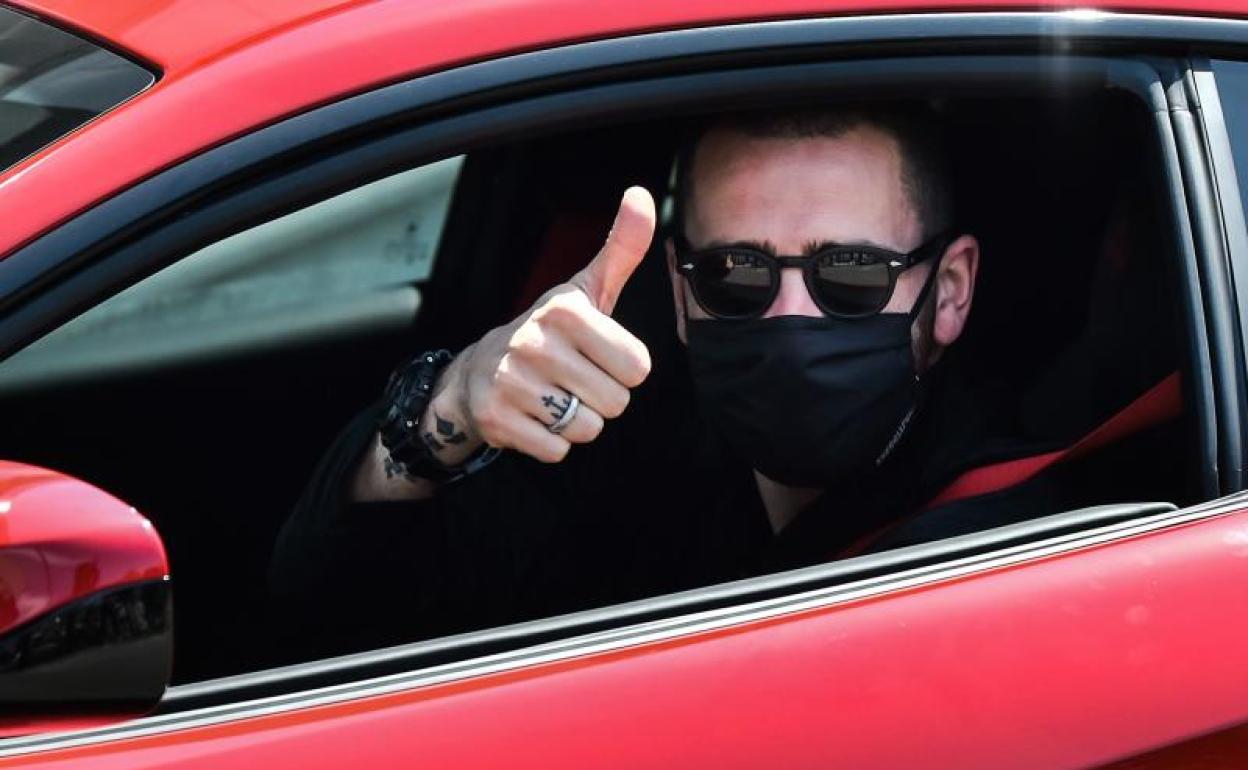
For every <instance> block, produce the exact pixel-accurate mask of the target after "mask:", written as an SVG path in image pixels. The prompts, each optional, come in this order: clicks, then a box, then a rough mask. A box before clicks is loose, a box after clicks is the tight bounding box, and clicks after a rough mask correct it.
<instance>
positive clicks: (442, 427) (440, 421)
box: [425, 412, 468, 451]
mask: <svg viewBox="0 0 1248 770" xmlns="http://www.w3.org/2000/svg"><path fill="white" fill-rule="evenodd" d="M433 421H434V424H435V427H436V428H437V431H438V435H439V436H441V437H442V440H443V441H445V442H446V443H448V444H462V443H464V442H465V441H467V440H468V436H467V435H466V434H465V433H464V432H463V431H462V430H461V431H456V430H455V423H453V422H451V421H450V420H447V419H445V418H443V417H442V416H441V415H439V414H438V413H437V412H434V413H433ZM425 435H426V436H429V434H427V433H426V434H425ZM426 443H428V439H426ZM435 443H436V442H435ZM441 448H442V447H440V446H439V447H438V449H441ZM435 451H436V450H435Z"/></svg>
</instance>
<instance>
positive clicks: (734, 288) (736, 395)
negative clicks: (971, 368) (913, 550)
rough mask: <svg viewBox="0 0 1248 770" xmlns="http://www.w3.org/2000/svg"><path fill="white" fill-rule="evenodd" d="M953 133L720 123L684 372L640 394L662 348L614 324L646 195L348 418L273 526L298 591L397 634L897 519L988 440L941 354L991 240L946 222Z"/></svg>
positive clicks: (511, 614)
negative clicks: (280, 525)
mask: <svg viewBox="0 0 1248 770" xmlns="http://www.w3.org/2000/svg"><path fill="white" fill-rule="evenodd" d="M938 135H939V132H938V131H937V130H936V125H935V123H934V121H933V120H932V119H931V116H930V115H929V114H927V113H926V112H924V111H923V110H920V109H901V108H876V107H842V108H832V109H826V110H804V111H793V112H785V113H779V114H748V115H737V116H728V117H725V118H721V119H718V120H716V121H714V122H712V123H710V124H709V125H707V126H704V127H703V128H702V130H700V131H699V132H698V134H697V136H696V138H695V139H694V140H692V141H690V142H689V144H688V146H687V147H686V149H685V150H684V151H683V152H682V157H681V158H680V162H679V164H678V175H677V179H678V181H677V189H676V195H675V198H676V200H675V203H676V212H675V216H674V217H673V228H672V231H671V232H670V233H667V234H665V237H664V239H663V247H664V251H665V252H666V259H667V266H668V272H669V275H670V278H671V285H672V288H673V295H672V297H673V303H674V307H675V323H676V328H677V334H678V335H679V338H680V340H681V341H682V342H683V343H684V344H685V345H686V347H687V353H688V356H687V372H686V371H685V370H684V369H683V368H682V364H684V363H685V362H673V363H671V366H672V368H673V369H679V371H677V372H675V373H674V375H673V376H669V377H668V378H667V379H666V380H665V386H664V388H663V390H662V392H661V393H659V394H657V396H654V397H651V398H648V399H646V400H645V403H635V404H630V393H631V392H632V391H633V390H634V389H637V388H638V386H641V385H642V383H643V382H644V381H645V380H646V379H647V377H648V375H650V373H651V371H650V370H651V359H650V354H649V351H648V349H647V346H646V345H645V344H643V343H642V341H641V340H639V339H638V338H637V337H635V336H634V335H633V334H632V333H631V332H630V331H629V330H628V329H627V328H624V326H622V325H621V324H620V323H618V322H617V321H615V320H614V319H613V318H612V317H611V313H612V310H613V308H614V306H615V303H616V300H617V298H618V296H619V294H620V292H621V291H622V290H623V288H624V287H625V286H626V284H627V283H628V281H629V279H630V276H631V275H632V274H633V272H634V270H635V269H636V268H637V266H638V265H639V263H640V262H641V261H642V259H643V257H644V256H645V255H646V254H647V252H648V251H650V248H651V245H652V239H653V238H654V233H655V223H656V215H655V206H654V203H653V201H652V199H651V197H650V195H649V193H647V192H646V191H645V190H643V189H641V188H631V189H629V190H628V191H627V192H626V193H625V194H624V197H623V200H622V202H621V204H620V207H619V211H618V213H617V215H616V218H615V222H614V225H613V226H612V228H611V231H610V233H609V234H608V236H607V238H606V242H605V244H604V245H603V246H602V249H601V250H600V251H599V252H598V254H597V255H595V256H593V257H592V259H589V260H588V262H587V264H586V266H585V267H584V269H582V270H581V271H580V272H578V273H577V274H576V275H574V276H572V277H571V279H570V280H569V281H568V282H567V283H564V284H560V285H558V286H554V287H552V288H551V289H550V290H549V291H548V292H546V294H545V295H543V296H542V297H541V298H540V299H538V301H537V302H536V303H535V304H534V305H533V306H532V307H531V308H530V309H529V310H527V311H526V312H524V313H523V314H521V315H520V316H519V317H518V318H516V319H515V320H513V321H512V322H511V323H509V324H506V325H504V326H501V327H498V328H496V329H494V330H493V331H491V332H489V333H488V334H486V335H485V336H484V337H482V338H481V339H480V340H478V341H477V342H476V343H475V344H473V345H471V346H469V347H468V348H466V349H465V350H463V351H461V352H460V353H459V354H458V355H457V356H454V358H453V359H451V357H450V356H449V354H445V353H441V352H438V351H429V352H427V353H424V354H422V355H421V356H418V357H417V359H416V360H415V361H414V362H413V363H412V364H411V365H409V366H407V367H405V368H403V369H401V370H400V371H399V372H396V374H395V376H394V377H392V380H391V383H390V386H389V388H388V389H387V393H386V397H385V398H383V399H382V400H381V401H380V402H379V403H378V404H377V405H376V406H375V407H374V408H372V409H370V410H368V411H367V412H365V413H364V414H362V415H361V416H360V417H359V418H358V419H357V420H356V421H355V423H353V424H352V425H351V426H349V427H348V429H347V430H346V431H345V432H344V433H343V435H342V436H341V437H340V438H339V440H338V442H337V443H336V445H335V446H334V447H333V448H332V449H331V450H330V452H329V453H328V454H327V456H326V457H325V459H324V460H323V461H322V463H321V466H320V468H319V469H318V471H317V473H316V475H315V478H314V479H313V481H312V483H311V485H310V486H309V488H308V490H307V491H306V492H305V495H304V497H303V499H302V500H301V501H300V503H299V505H298V507H297V509H296V511H295V513H294V515H293V516H292V517H291V519H290V520H289V521H288V522H287V524H286V526H285V528H284V530H283V532H282V535H281V537H280V539H279V543H278V548H277V552H276V557H275V560H274V563H273V566H272V569H271V583H272V587H273V588H274V590H275V591H276V593H277V594H278V595H279V597H280V598H281V599H282V601H283V603H284V604H285V605H286V606H288V607H294V608H297V609H302V610H303V614H304V615H305V616H308V615H321V616H322V617H325V618H327V619H333V620H334V621H335V622H336V623H338V624H339V627H341V621H342V620H343V619H344V618H346V617H349V616H350V617H355V618H356V623H355V626H354V628H355V629H356V630H357V631H358V633H357V634H356V637H355V639H354V641H352V642H347V644H369V643H379V642H380V641H387V640H392V641H398V640H400V639H410V638H413V637H414V636H419V635H428V634H433V633H445V632H448V631H454V630H460V629H468V628H474V627H482V626H487V625H493V624H498V623H503V622H508V621H513V620H520V619H524V618H530V617H537V616H542V615H547V614H552V613H557V612H563V611H569V610H574V609H578V608H582V607H587V606H595V605H601V604H605V603H610V602H613V601H620V600H626V599H631V598H638V597H642V596H646V595H653V594H656V593H662V592H670V591H673V590H678V589H682V588H688V587H692V586H697V585H704V584H708V583H712V582H717V581H722V580H727V579H732V578H737V577H744V576H748V575H751V574H758V573H760V572H763V571H768V570H774V569H780V568H784V567H789V566H796V565H800V564H808V563H814V562H818V561H825V560H829V559H832V558H836V556H837V555H838V554H842V553H844V552H846V550H847V549H850V548H852V547H854V545H855V543H858V542H860V541H861V540H862V539H863V538H864V537H868V536H871V535H872V533H877V532H879V531H880V530H881V528H884V529H887V528H888V527H895V526H896V525H897V523H898V522H905V521H906V520H907V517H909V516H910V515H911V514H914V513H915V512H916V511H918V510H919V509H920V508H921V507H922V506H923V504H924V503H925V502H926V501H927V500H928V499H929V498H930V497H931V496H932V495H933V494H935V493H936V492H938V491H939V489H940V486H941V485H942V484H944V483H947V482H948V480H949V479H950V478H951V476H952V475H953V474H954V472H955V471H957V470H961V469H964V468H965V466H966V464H967V463H966V459H967V458H968V457H969V456H970V455H971V454H973V451H974V450H973V447H976V446H978V445H979V444H980V443H981V442H982V440H983V439H984V437H985V435H986V432H987V430H988V428H987V427H986V426H985V420H986V415H987V413H988V409H987V403H986V402H984V401H982V400H977V396H976V395H975V394H974V393H973V392H972V389H971V388H970V387H969V386H968V385H967V384H966V383H963V382H959V381H958V378H957V373H956V367H954V366H952V365H947V364H946V363H945V359H947V358H948V357H949V356H948V354H949V353H950V352H951V351H950V348H951V346H953V345H954V343H955V342H956V341H957V339H958V337H959V335H960V334H961V333H962V330H963V328H964V326H965V324H966V322H967V318H968V315H969V313H970V310H971V304H972V297H973V294H974V288H975V278H976V270H977V267H978V262H979V246H978V243H977V241H976V239H975V238H974V237H973V236H971V235H969V234H960V233H957V232H955V231H954V230H952V227H953V216H952V193H951V189H950V187H951V181H950V173H949V169H948V168H947V165H946V158H945V157H944V154H943V151H942V147H941V143H940V141H939V140H938V139H937V138H936V137H937V136H938ZM655 299H656V301H657V298H655ZM617 418H618V419H617ZM499 449H502V450H505V451H504V452H503V453H502V455H501V456H500V457H498V458H497V459H495V456H496V455H497V454H498V450H499ZM491 461H492V462H491ZM379 628H385V629H388V630H387V631H386V632H385V633H381V632H377V629H379Z"/></svg>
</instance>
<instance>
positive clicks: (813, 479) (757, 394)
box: [685, 265, 939, 487]
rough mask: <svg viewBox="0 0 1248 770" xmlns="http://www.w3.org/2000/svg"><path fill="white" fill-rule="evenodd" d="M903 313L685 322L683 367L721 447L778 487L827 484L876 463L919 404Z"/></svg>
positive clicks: (910, 319) (909, 316)
mask: <svg viewBox="0 0 1248 770" xmlns="http://www.w3.org/2000/svg"><path fill="white" fill-rule="evenodd" d="M938 267H939V265H936V266H934V267H933V268H932V269H931V271H930V274H929V276H928V278H927V280H926V281H925V282H924V285H923V289H922V291H921V292H920V293H919V297H918V299H917V300H916V301H915V303H914V308H913V310H911V312H909V313H905V314H902V313H879V314H877V315H874V316H871V317H868V318H862V319H856V320H844V319H840V318H834V317H830V316H828V317H819V318H812V317H807V316H779V317H776V318H758V319H748V320H686V324H685V328H686V330H687V332H688V337H689V365H690V371H691V373H692V375H693V381H694V388H695V390H696V391H697V393H698V397H699V399H700V401H701V403H702V405H703V409H704V411H705V413H706V415H707V418H708V419H709V420H710V421H711V422H712V423H713V424H714V425H716V426H717V427H718V428H719V430H720V431H721V432H722V433H723V435H724V437H725V439H726V440H727V442H728V445H729V447H730V448H731V449H732V450H733V451H734V452H735V453H736V454H737V455H738V456H740V457H741V458H743V459H744V460H746V461H748V462H749V463H750V464H751V465H752V466H753V467H754V469H755V470H757V471H759V472H760V473H762V474H763V475H765V476H767V477H768V478H770V479H772V480H774V481H778V482H780V483H781V484H787V485H789V486H797V487H828V486H832V485H834V484H836V483H838V482H840V481H843V480H846V479H848V478H851V477H852V476H854V475H855V474H862V473H864V472H866V471H869V470H871V469H873V468H874V467H876V466H878V465H879V464H881V463H882V462H884V460H885V459H886V458H887V457H888V456H889V454H891V453H892V451H893V449H894V448H896V446H897V444H898V443H900V441H901V439H902V437H903V436H904V435H905V433H906V430H907V428H908V427H909V425H910V423H911V421H912V419H913V417H914V414H915V412H916V410H917V408H918V405H919V402H920V396H921V392H920V379H919V376H918V374H917V372H916V370H915V362H914V354H913V352H912V348H911V341H910V327H911V325H912V324H913V323H914V320H915V318H917V317H918V314H919V312H920V311H921V309H922V307H923V304H924V300H925V299H926V298H927V294H928V290H929V289H930V288H931V284H932V283H933V278H934V277H935V275H936V272H937V268H938Z"/></svg>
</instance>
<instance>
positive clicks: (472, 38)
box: [12, 0, 1248, 73]
mask: <svg viewBox="0 0 1248 770" xmlns="http://www.w3.org/2000/svg"><path fill="white" fill-rule="evenodd" d="M12 2H13V4H14V5H16V6H19V7H23V8H25V9H27V10H29V11H31V12H34V13H36V14H39V15H43V16H46V17H48V18H51V19H54V20H57V21H58V22H60V23H61V24H62V25H65V26H70V27H74V28H77V29H78V30H81V31H83V32H85V33H87V34H88V35H90V36H93V37H96V38H99V39H103V40H106V41H109V42H111V43H112V44H113V45H115V46H118V47H121V48H124V49H126V50H128V51H130V52H131V53H133V54H135V55H137V56H139V57H142V58H145V59H147V60H149V61H151V62H153V63H155V64H156V65H157V66H159V67H160V68H161V69H162V70H164V71H165V72H167V73H168V72H170V71H175V72H176V71H181V70H184V69H186V68H192V67H195V66H196V65H198V64H202V63H205V62H208V61H210V60H212V59H214V58H216V57H220V56H224V55H228V54H229V53H231V52H233V51H236V50H238V49H241V48H246V47H249V46H252V45H255V44H257V43H260V42H262V41H264V40H265V39H267V38H269V37H272V36H275V35H280V34H282V33H284V32H286V31H289V30H291V29H294V28H297V27H301V26H306V25H309V24H314V23H317V22H318V21H320V20H322V19H324V18H326V17H329V16H334V15H339V14H343V13H349V12H350V11H352V10H353V9H356V8H359V7H361V6H368V5H377V4H378V3H377V2H376V0H108V2H99V1H98V0H12ZM392 4H397V3H392ZM402 5H404V6H405V8H404V9H403V10H402V11H401V13H403V15H410V14H411V13H413V12H415V13H416V14H421V15H425V16H426V17H427V18H428V20H429V24H430V25H437V26H443V27H445V28H446V29H457V30H462V29H463V28H464V27H463V26H462V25H464V24H469V25H471V23H472V21H473V19H474V18H479V19H481V20H483V21H491V20H496V19H499V20H501V19H504V18H510V19H513V20H516V21H517V22H518V23H517V24H516V25H515V26H514V27H512V34H513V36H514V37H515V38H517V43H518V42H519V41H520V39H524V40H525V42H526V43H527V45H526V46H524V47H535V46H540V45H543V44H551V43H556V42H564V41H569V40H575V39H588V38H593V37H603V36H607V35H613V34H621V33H627V32H635V31H642V30H650V29H660V28H674V27H682V26H696V25H703V24H708V23H716V22H725V21H747V20H759V19H767V18H781V17H797V16H811V15H824V14H845V13H850V14H852V13H873V12H881V11H888V12H898V11H924V10H977V9H981V10H1002V9H1008V8H1010V7H1016V8H1019V9H1028V10H1035V9H1037V8H1044V7H1047V8H1083V9H1087V8H1091V7H1095V8H1098V9H1104V10H1115V11H1151V12H1163V13H1180V14H1207V15H1218V16H1242V15H1244V14H1245V13H1248V8H1245V6H1244V4H1243V2H1242V0H1102V2H1096V3H1089V2H1080V1H1079V0H1048V2H1045V1H1044V0H1041V1H1040V2H1037V1H1036V0H687V1H686V2H681V3H673V2H670V0H633V2H628V3H610V4H601V3H584V2H583V0H475V1H466V0H459V1H458V2H455V3H446V2H445V0H403V3H402ZM448 6H450V7H449V8H448ZM523 20H527V21H523ZM449 37H451V38H453V42H457V43H458V46H459V48H460V55H461V57H469V58H471V57H474V56H476V55H479V54H481V53H484V52H485V51H484V50H483V48H484V47H485V46H482V42H483V41H482V40H481V39H480V38H479V37H478V36H476V35H465V34H456V35H452V36H449Z"/></svg>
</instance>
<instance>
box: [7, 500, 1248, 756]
mask: <svg viewBox="0 0 1248 770" xmlns="http://www.w3.org/2000/svg"><path fill="white" fill-rule="evenodd" d="M1245 507H1248V492H1240V493H1237V494H1234V495H1230V496H1228V497H1225V498H1221V499H1219V500H1214V501H1210V502H1206V503H1201V504H1199V505H1195V506H1192V507H1190V508H1185V509H1182V510H1178V511H1170V512H1167V513H1163V514H1158V515H1156V516H1150V517H1146V518H1143V519H1137V520H1133V521H1128V522H1122V523H1119V524H1114V525H1110V526H1106V527H1100V528H1096V529H1092V530H1088V531H1084V532H1078V533H1072V534H1069V535H1063V536H1059V537H1055V538H1051V539H1048V540H1043V541H1038V542H1035V543H1027V544H1024V545H1019V546H1015V547H1012V548H1007V549H1004V550H1002V551H997V552H994V553H990V554H984V555H979V556H972V557H968V558H965V559H958V560H955V561H951V562H947V563H944V564H940V565H933V566H928V567H920V568H917V569H913V570H906V571H903V572H899V573H896V574H892V575H885V576H881V577H877V578H869V579H866V580H862V581H857V582H854V583H848V584H845V585H840V586H832V587H828V588H822V589H817V590H814V591H807V592H803V593H799V594H794V595H790V596H782V597H777V598H773V599H765V600H762V601H757V602H751V603H748V604H744V605H738V606H734V607H726V608H721V609H715V610H707V611H703V612H697V613H693V614H690V615H684V616H679V617H674V618H667V619H663V620H657V621H651V622H647V623H640V624H637V625H633V626H628V627H625V628H619V629H612V630H609V631H602V632H598V633H593V634H586V635H583V636H578V637H574V638H571V639H565V640H560V641H556V642H549V643H546V644H540V645H535V646H533V647H528V648H524V649H520V650H515V651H511V652H505V653H499V654H496V655H488V656H483V657H479V658H473V659H470V660H465V661H457V662H454V663H447V664H443V665H440V666H433V667H430V668H425V669H420V670H417V671H410V672H403V673H398V674H391V675H388V676H382V677H376V678H373V679H367V680H362V681H359V682H349V683H345V684H339V685H332V686H329V687H322V688H316V689H313V690H305V691H302V692H296V693H290V694H287V695H276V696H272V697H268V698H258V699H255V700H251V701H244V702H240V703H232V704H226V705H220V706H212V707H208V708H204V709H199V710H195V711H188V712H185V713H180V714H169V715H165V716H156V717H144V718H140V719H136V720H132V721H130V722H127V723H124V724H120V725H112V726H108V727H101V728H92V729H87V730H82V731H76V732H69V733H59V734H55V735H37V736H30V737H24V738H15V739H11V740H9V741H5V742H3V743H0V757H9V756H16V755H21V754H28V753H33V752H45V751H53V750H58V749H69V748H76V747H81V746H90V745H95V744H99V743H104V742H108V741H120V740H128V739H133V738H141V737H145V736H152V735H159V734H162V733H167V732H173V731H181V730H190V729H196V728H203V727H210V726H213V725H220V724H225V723H229V722H237V721H242V720H246V719H254V718H259V717H266V716H272V715H275V714H282V713H286V712H290V711H295V710H299V709H307V708H314V707H318V706H328V705H332V704H336V703H342V702H346V701H353V700H360V699H364V698H371V697H377V696H382V695H388V694H392V693H396V692H402V691H404V690H410V689H415V688H418V687H429V686H432V685H439V684H446V683H449V682H454V681H457V680H463V679H469V678H473V677H480V676H485V675H487V674H499V673H504V672H508V671H515V670H518V669H521V668H529V667H533V666H539V665H545V664H552V663H558V662H561V661H566V660H572V659H575V658H582V657H586V656H591V655H599V654H603V653H608V652H614V651H618V650H623V649H627V648H630V647H637V646H639V645H644V644H654V643H657V642H663V641H669V640H673V639H677V638H680V637H683V636H691V635H694V634H702V633H707V632H713V631H718V630H722V629H726V628H730V627H733V626H740V625H743V624H747V623H758V622H762V621H766V620H770V619H773V618H778V617H781V616H784V615H792V614H795V613H801V612H808V611H812V610H820V609H825V608H828V607H832V606H834V605H837V604H843V603H847V602H851V601H860V600H863V599H868V598H872V597H878V596H881V595H883V594H888V593H895V592H898V591H904V590H909V589H916V588H921V587H925V586H930V585H933V584H935V583H939V582H942V581H946V580H952V579H954V578H958V577H963V576H966V575H971V574H975V573H983V572H987V571H990V570H997V569H1002V568H1006V567H1013V566H1018V565H1021V564H1025V563H1028V562H1034V561H1038V560H1041V559H1044V558H1048V557H1052V556H1058V555H1061V554H1066V553H1070V552H1071V551H1075V550H1081V549H1086V548H1091V547H1094V546H1098V545H1104V544H1107V543H1112V542H1114V541H1117V540H1121V539H1124V538H1128V537H1136V536H1143V535H1148V534H1151V533H1154V532H1159V531H1162V530H1165V529H1169V528H1171V527H1178V526H1182V525H1184V524H1189V523H1192V522H1197V521H1202V520H1205V519H1210V518H1213V517H1216V516H1220V515H1226V514H1231V513H1234V512H1237V511H1242V510H1243V509H1244V508H1245ZM860 558H870V557H860ZM808 569H819V567H812V568H808Z"/></svg>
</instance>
